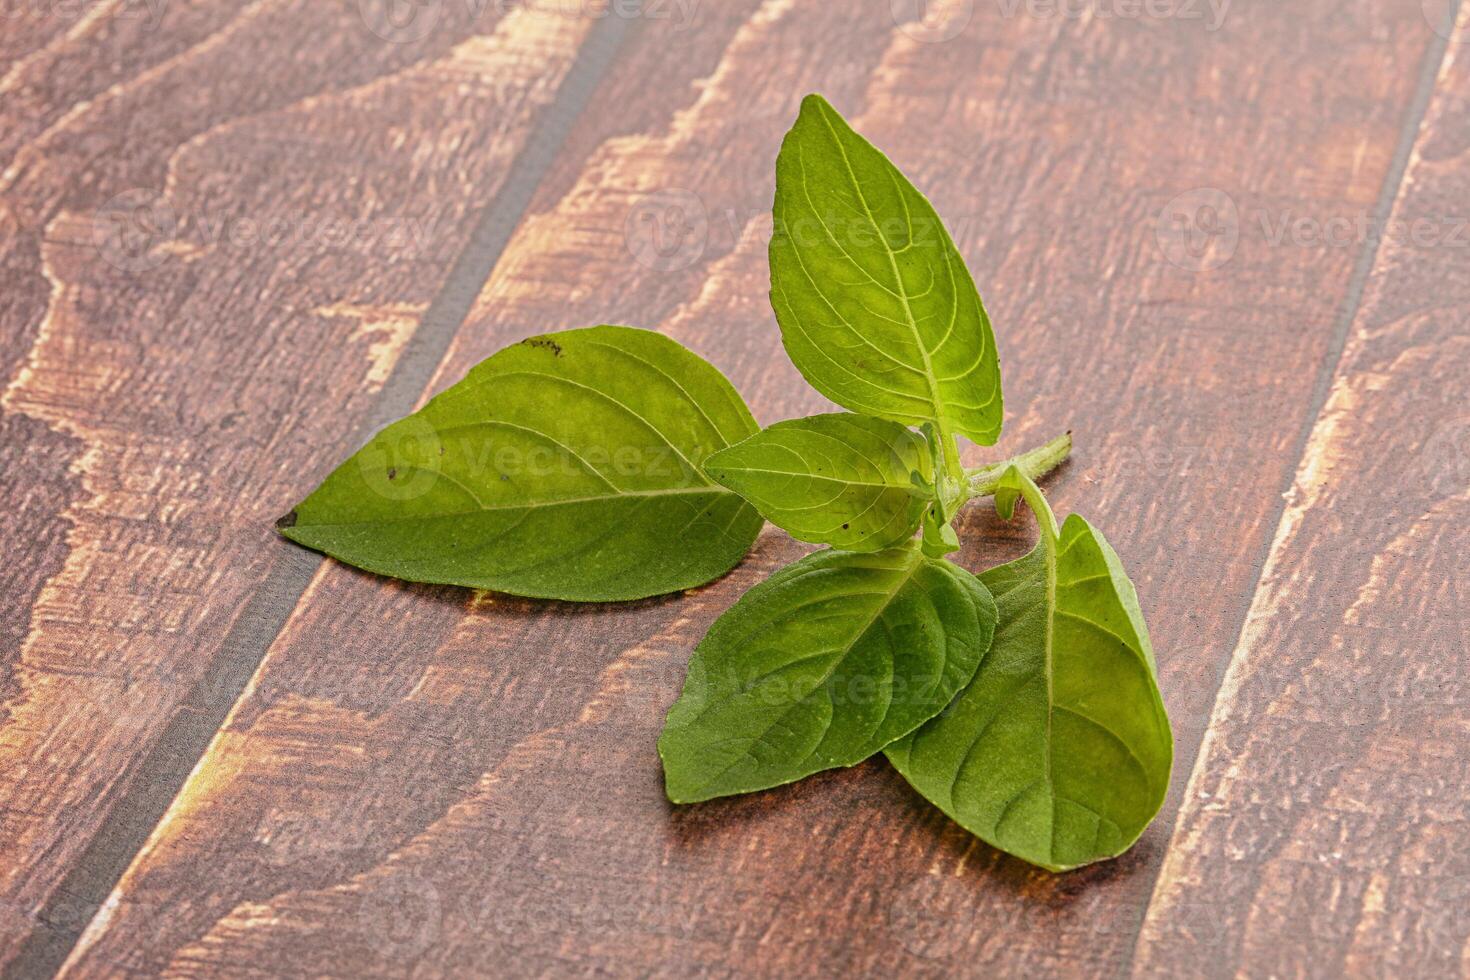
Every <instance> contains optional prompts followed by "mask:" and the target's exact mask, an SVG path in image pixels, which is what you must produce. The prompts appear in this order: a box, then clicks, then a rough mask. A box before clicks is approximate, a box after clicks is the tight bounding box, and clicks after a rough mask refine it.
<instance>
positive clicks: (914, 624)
mask: <svg viewBox="0 0 1470 980" xmlns="http://www.w3.org/2000/svg"><path fill="white" fill-rule="evenodd" d="M994 628H995V603H994V601H993V600H992V599H991V598H990V594H989V593H988V592H987V591H986V590H985V587H984V586H983V585H981V584H980V582H979V580H978V579H976V578H975V577H974V576H973V575H971V574H970V573H968V572H966V571H964V570H963V569H960V568H957V567H956V566H954V565H952V564H950V563H949V562H947V561H935V560H933V559H930V558H926V557H924V555H923V553H922V552H921V551H920V550H919V548H918V547H917V542H910V543H909V544H908V545H906V546H904V547H902V548H894V549H892V550H889V551H882V552H878V553H876V554H866V555H865V554H854V553H852V552H844V551H820V552H817V553H816V554H814V555H809V556H807V557H806V558H803V559H802V560H801V561H798V562H796V563H794V564H792V565H788V566H787V567H786V568H783V569H782V570H781V571H779V572H777V573H776V574H775V575H772V576H771V577H770V578H769V579H767V580H766V581H765V582H763V583H761V584H760V585H758V586H756V587H755V588H753V589H751V590H750V591H749V592H747V593H746V594H745V595H744V596H743V597H742V598H741V599H740V601H739V602H737V603H736V604H735V605H734V606H732V607H731V608H730V609H729V610H728V611H727V612H726V613H725V614H724V615H723V616H721V617H720V618H719V619H718V620H717V621H716V622H715V624H714V626H712V627H711V628H710V631H709V634H708V635H707V636H706V637H705V638H704V640H703V641H702V642H701V643H700V644H699V648H698V649H697V650H695V652H694V656H693V657H692V658H691V659H690V662H689V675H688V677H687V679H686V680H685V684H684V691H683V693H682V694H681V695H680V697H679V700H678V702H676V703H675V704H674V706H673V708H672V709H671V710H670V711H669V717H668V721H667V723H666V724H665V726H664V730H663V734H662V735H660V736H659V741H658V750H659V756H660V757H661V758H662V759H663V764H664V780H665V788H666V791H667V793H668V797H669V799H670V800H672V801H673V802H675V803H694V802H698V801H699V800H707V799H710V798H711V797H716V796H727V795H729V794H732V793H747V792H750V791H752V790H758V789H766V788H768V787H771V786H779V785H781V784H783V783H789V782H792V781H794V780H797V779H800V778H802V777H803V776H807V775H810V774H811V773H814V772H819V771H820V770H823V769H831V768H834V767H839V766H851V765H856V764H857V763H859V762H862V761H863V760H864V759H866V758H868V757H870V756H871V755H873V753H875V752H877V751H878V750H880V749H882V748H883V746H885V745H887V744H888V743H889V742H891V741H893V740H894V739H896V738H899V737H901V736H903V735H906V734H908V733H909V732H911V731H913V730H914V729H915V728H917V727H918V726H919V725H921V724H923V723H924V722H925V721H927V720H928V719H930V718H932V717H934V715H935V714H937V713H938V712H940V711H941V710H943V708H944V706H945V705H946V704H948V703H949V702H950V699H951V698H953V697H954V694H955V692H956V691H958V690H959V689H960V688H962V687H963V686H964V685H965V683H966V682H967V681H968V680H969V679H970V677H971V676H972V675H973V674H974V673H975V667H976V665H977V664H979V663H980V658H981V657H983V656H984V655H985V651H986V649H988V648H989V646H990V638H991V634H992V633H993V632H994Z"/></svg>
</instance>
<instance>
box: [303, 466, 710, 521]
mask: <svg viewBox="0 0 1470 980" xmlns="http://www.w3.org/2000/svg"><path fill="white" fill-rule="evenodd" d="M429 472H433V471H429ZM685 494H716V495H720V496H729V497H738V496H739V494H737V493H735V492H734V491H732V490H727V489H725V488H724V487H721V486H718V485H713V484H706V485H703V486H698V487H675V488H672V489H668V490H625V491H622V492H619V493H605V494H596V495H593V496H590V497H565V498H563V499H561V500H546V501H536V502H531V503H525V504H503V505H496V506H485V505H480V506H476V507H474V508H472V509H470V510H455V511H443V512H441V513H437V514H410V515H407V516H404V517H383V518H376V519H374V520H366V521H334V522H332V523H329V524H314V523H303V524H298V525H295V526H297V527H311V528H315V527H358V526H361V525H364V524H399V523H403V522H405V521H428V520H437V519H438V518H441V517H465V516H468V515H471V514H480V513H488V512H493V511H501V510H537V509H540V508H543V507H560V506H562V505H563V504H587V503H596V502H600V501H604V500H621V499H623V498H625V497H671V496H678V495H685ZM284 530H290V528H286V529H284Z"/></svg>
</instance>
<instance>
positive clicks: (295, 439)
mask: <svg viewBox="0 0 1470 980" xmlns="http://www.w3.org/2000/svg"><path fill="white" fill-rule="evenodd" d="M922 6H923V5H922V4H920V3H916V2H905V0H895V2H893V3H889V2H888V0H874V2H864V3H848V2H845V3H835V2H817V0H766V2H756V0H722V2H718V3H716V2H714V0H705V2H702V3H699V2H690V0H683V2H678V0H667V2H662V3H655V2H654V0H647V2H645V3H644V5H643V7H642V8H641V9H640V8H638V7H637V6H635V5H633V4H630V3H627V2H621V0H620V2H619V3H618V4H617V5H615V7H614V9H613V10H612V11H611V12H610V13H608V14H607V15H605V16H591V15H589V13H588V11H589V10H590V9H591V7H590V5H589V4H584V3H582V2H581V0H534V2H532V3H530V4H529V5H528V4H527V3H521V2H518V3H514V4H511V3H501V2H491V0H484V2H479V0H446V2H442V3H441V2H425V0H418V2H417V5H416V6H414V5H408V6H400V7H399V8H398V9H397V10H396V11H393V10H389V9H387V8H386V6H385V4H384V3H383V2H382V0H362V2H361V3H359V2H357V0H258V2H253V3H239V2H225V0H149V2H144V0H89V2H84V3H76V2H67V0H34V2H32V0H26V2H17V3H10V4H6V5H5V9H4V11H3V14H4V17H3V19H0V384H3V389H0V391H3V394H0V409H3V414H0V536H3V547H4V552H3V553H4V568H5V574H4V576H3V579H0V963H3V964H5V965H6V966H5V969H6V971H7V972H8V973H10V974H12V975H16V976H39V975H46V974H49V973H51V972H53V971H55V970H57V969H63V970H64V972H66V973H68V974H71V975H75V976H99V977H102V976H119V975H139V974H141V975H152V974H168V975H189V976H195V975H200V976H203V975H227V976H247V975H248V976H265V975H277V974H280V975H311V976H344V977H348V976H350V977H357V976H363V975H413V976H438V975H451V974H452V975H505V976H522V975H547V976H558V975H603V974H607V975H614V976H642V975H648V974H657V975H669V976H685V975H712V976H743V975H747V974H750V975H761V976H771V977H788V976H796V975H825V976H844V977H845V976H890V975H905V976H907V975H917V976H927V975H935V976H938V975H943V974H963V975H973V976H995V975H1018V976H1047V975H1054V974H1056V975H1066V976H1123V975H1144V976H1170V977H1173V976H1193V975H1207V976H1221V977H1224V976H1232V975H1236V976H1250V977H1267V976H1272V977H1291V976H1306V975H1317V976H1337V975H1340V974H1349V975H1354V976H1366V977H1378V976H1383V977H1405V976H1445V975H1466V974H1467V973H1470V802H1467V796H1470V710H1467V708H1470V674H1467V668H1470V650H1467V644H1470V630H1467V626H1466V623H1467V612H1466V601H1467V598H1470V577H1467V568H1470V564H1467V559H1466V551H1467V549H1470V530H1467V529H1466V527H1467V525H1466V522H1467V521H1470V400H1467V392H1470V329H1467V319H1470V11H1467V10H1459V9H1458V8H1457V5H1456V3H1455V2H1454V0H1425V2H1423V3H1421V2H1419V0H1392V2H1387V0H1348V2H1344V0H1293V2H1290V3H1284V2H1281V0H1234V2H1233V3H1228V4H1226V3H1224V2H1223V0H1217V2H1216V4H1215V5H1213V6H1212V5H1211V4H1210V3H1209V2H1208V0H1085V2H1084V0H973V2H971V0H948V2H934V3H930V4H929V5H928V8H929V9H928V11H927V16H926V19H924V20H923V21H919V20H917V19H916V18H917V17H918V16H919V13H920V12H921V8H922ZM394 13H396V14H397V15H398V16H396V17H389V16H387V15H389V14H394ZM1455 16H1458V20H1459V27H1458V29H1454V28H1452V27H1451V24H1452V23H1453V18H1454V17H1455ZM808 91H820V92H823V93H825V94H826V95H827V96H828V97H829V98H830V99H831V100H832V102H833V103H834V104H835V105H836V106H837V107H838V108H839V109H841V110H842V111H843V112H844V113H845V114H847V115H848V116H849V117H850V118H851V119H852V120H853V121H854V123H855V125H857V126H858V128H859V129H860V130H861V131H862V132H864V133H865V134H866V135H868V136H869V137H870V138H872V139H873V140H874V141H875V142H877V143H878V144H879V145H880V146H882V147H883V148H885V149H886V150H887V151H888V152H889V153H890V154H891V156H892V157H893V158H894V159H895V161H896V162H897V163H898V164H899V165H900V166H901V167H903V168H904V169H905V171H906V172H907V173H909V174H910V175H911V176H912V178H913V179H914V181H915V183H917V184H918V185H919V186H920V187H921V188H922V189H923V190H924V191H925V192H926V193H928V194H929V195H930V196H931V198H932V199H933V201H934V203H935V205H936V206H937V208H938V210H939V212H940V214H941V215H943V216H944V218H945V220H946V221H947V223H948V224H949V227H950V228H951V230H952V231H953V232H954V235H955V238H956V239H957V241H958V243H959V245H960V247H961V249H962V250H963V252H964V253H965V256H966V258H967V260H968V261H969V263H970V265H971V268H972V269H973V271H974V273H975V277H976V279H977V281H978V283H979V284H980V287H981V291H982V293H983V294H984V295H985V297H986V299H987V302H988V305H989V308H990V312H991V314H992V317H993V319H994V321H995V323H996V328H997V335H998V338H999V344H1000V349H1001V355H1002V360H1003V362H1004V368H1005V382H1006V397H1007V403H1008V407H1009V408H1010V415H1009V418H1008V420H1007V423H1008V424H1007V429H1006V436H1005V439H1004V441H1003V442H1002V444H1001V445H1000V446H998V447H996V453H995V454H993V455H991V456H989V457H986V456H982V455H979V454H977V455H975V456H974V457H973V459H972V460H971V462H972V463H978V462H980V461H982V460H983V459H987V458H990V459H994V458H999V454H1000V453H1009V452H1011V451H1014V450H1017V449H1020V448H1022V447H1024V446H1027V445H1029V444H1032V443H1034V442H1036V441H1038V440H1040V439H1043V438H1046V437H1049V436H1051V435H1052V434H1054V433H1055V432H1057V431H1059V430H1061V429H1063V428H1067V427H1070V428H1072V429H1073V430H1075V433H1076V439H1077V446H1078V449H1077V453H1076V456H1075V459H1074V460H1073V461H1072V462H1071V463H1070V464H1068V466H1067V467H1066V468H1064V469H1063V470H1062V471H1060V472H1059V473H1058V474H1057V475H1056V476H1055V477H1053V478H1052V479H1051V480H1050V481H1049V484H1048V489H1049V492H1050V493H1051V495H1052V497H1053V498H1054V500H1055V501H1056V503H1057V506H1058V509H1059V510H1062V511H1064V512H1065V511H1068V510H1072V509H1077V510H1080V511H1082V512H1084V513H1086V514H1087V515H1088V516H1089V517H1091V518H1093V519H1095V520H1096V522H1097V523H1098V524H1099V525H1100V526H1101V527H1103V528H1105V529H1106V531H1107V533H1108V535H1109V537H1110V538H1111V539H1112V541H1113V542H1114V543H1115V545H1116V546H1117V548H1118V550H1119V552H1120V553H1121V554H1122V556H1123V558H1124V560H1125V562H1126V563H1127V564H1128V566H1129V568H1130V569H1131V571H1132V573H1133V576H1134V579H1135V581H1136V582H1137V585H1138V589H1139V593H1140V595H1141V597H1142V601H1143V606H1144V609H1145V610H1146V612H1147V614H1148V617H1149V622H1150V624H1151V627H1152V630H1153V634H1154V640H1155V646H1156V647H1157V649H1158V652H1159V663H1160V672H1161V684H1162V687H1163V690H1164V696H1165V700H1166V702H1167V703H1168V705H1169V707H1170V711H1171V714H1172V717H1173V723H1174V730H1175V736H1176V741H1177V753H1176V755H1177V758H1176V767H1175V773H1174V782H1173V792H1172V794H1171V796H1170V798H1169V801H1168V803H1167V804H1166V805H1165V808H1164V811H1163V813H1162V814H1161V815H1160V817H1159V819H1158V820H1157V822H1156V823H1155V824H1154V825H1153V826H1152V827H1151V828H1150V830H1149V831H1148V833H1147V834H1146V835H1145V837H1144V838H1143V840H1142V841H1141V842H1140V843H1139V845H1138V846H1137V847H1136V848H1135V849H1134V850H1133V851H1131V852H1130V853H1128V854H1127V855H1126V856H1124V857H1122V858H1120V859H1118V860H1116V861H1112V862H1109V863H1105V864H1102V865H1096V866H1092V867H1090V868H1087V869H1085V870H1082V871H1079V872H1075V873H1071V874H1066V875H1061V876H1054V875H1050V874H1046V873H1043V872H1040V871H1036V870H1034V869H1031V868H1029V867H1027V866H1025V865H1023V864H1021V863H1019V862H1017V861H1015V860H1013V859H1009V858H1006V857H1004V856H1002V855H1000V854H998V853H997V852H995V851H993V850H991V849H989V848H987V847H986V846H984V845H981V844H979V843H978V842H977V841H976V840H975V839H974V838H972V837H970V836H969V835H968V834H966V833H965V832H963V831H962V830H960V829H959V828H958V827H956V826H954V825H953V824H951V823H950V822H949V821H948V820H946V818H945V817H943V816H942V815H941V814H940V813H939V812H938V811H936V810H935V809H934V808H932V807H931V806H929V805H928V804H926V803H925V802H924V801H923V800H922V799H920V798H919V797H918V796H916V794H914V793H913V792H912V791H910V790H909V789H908V787H907V786H906V785H905V783H904V782H903V780H902V779H900V778H899V777H898V776H897V775H896V774H895V773H894V772H893V771H892V770H891V769H890V768H888V766H887V765H886V764H885V763H883V762H882V761H881V760H873V761H870V762H868V763H866V764H864V765H860V766H857V767H856V768H854V769H851V770H846V771H840V772H829V773H826V774H823V775H820V776H817V777H813V778H810V779H807V780H804V781H802V782H801V783H799V784H797V785H794V786H790V787H786V788H784V789H780V790H777V791H772V792H767V793H761V794H757V795H754V796H750V797H747V798H739V799H729V800H724V801H718V802H713V803H709V804H704V805H700V806H696V807H689V808H684V809H680V810H678V811H675V810H674V809H672V808H671V807H670V806H669V805H668V804H667V803H665V802H664V800H663V797H662V794H661V782H660V772H659V767H658V762H657V757H656V755H655V753H654V738H655V735H656V733H657V731H658V728H659V726H660V723H661V720H662V717H663V714H664V712H665V710H666V709H667V706H668V705H669V703H670V702H671V701H672V699H673V697H674V695H675V693H676V692H677V689H678V686H679V684H680V682H681V679H682V674H683V669H684V665H685V663H686V661H687V658H688V657H689V654H690V651H691V649H692V647H693V646H694V644H695V643H696V642H697V640H698V639H699V637H700V636H701V635H702V634H703V631H704V630H705V629H706V627H707V626H708V625H709V623H710V622H711V621H712V620H713V619H714V618H715V617H716V616H717V615H718V614H719V613H720V612H721V611H722V610H724V609H725V608H727V607H728V606H729V605H730V603H731V602H732V601H733V600H734V599H735V597H736V596H737V595H739V594H740V593H741V592H742V591H743V590H744V589H746V588H748V587H749V586H750V585H751V584H752V583H753V582H756V581H758V580H760V579H761V578H762V577H763V576H765V575H767V574H768V573H769V572H770V571H771V570H772V569H774V568H776V567H778V566H779V565H780V564H782V563H784V562H787V561H789V560H791V559H792V558H793V557H794V556H796V555H798V554H800V553H801V550H802V549H801V547H800V546H798V545H795V544H793V543H792V542H791V541H790V540H789V539H787V538H786V537H785V536H784V535H783V534H781V533H779V532H776V531H775V530H774V529H768V530H767V531H766V532H765V533H764V534H763V535H762V537H761V539H760V541H759V542H758V544H757V546H756V548H755V550H754V552H753V553H752V555H751V556H750V558H749V559H748V560H747V561H746V562H745V563H744V564H743V565H742V566H740V567H739V568H738V569H737V570H736V571H735V572H733V573H732V574H731V575H729V576H728V577H727V578H725V579H724V580H721V581H719V582H716V583H714V584H712V585H709V586H707V587H705V588H703V589H699V590H695V591H694V592H692V593H691V594H689V595H687V596H683V597H674V598H670V599H665V600H660V601H650V602H642V603H634V604H631V605H625V606H616V607H614V606H572V605H563V604H558V603H547V602H533V601H526V600H520V599H513V598H507V597H503V596H497V595H476V594H471V593H469V592H466V591H463V590H459V589H450V588H431V587H417V586H411V585H404V584H400V583H397V582H392V581H386V580H383V579H379V578H375V577H373V576H371V575H366V574H362V573H359V572H356V571H353V570H351V569H348V568H345V567H342V566H340V565H336V564H334V563H332V562H329V561H323V560H321V559H320V558H319V557H318V556H316V555H314V554H311V553H308V552H305V551H302V550H299V549H296V548H294V547H292V546H290V545H288V544H287V543H285V542H283V541H282V540H280V539H279V538H278V537H277V536H276V535H275V534H274V532H273V530H272V527H271V523H272V520H273V519H274V518H275V517H276V516H277V515H279V514H281V513H282V512H283V511H285V510H286V509H287V508H288V507H289V506H290V505H291V504H292V503H294V502H295V501H296V500H297V499H298V498H299V497H300V496H301V495H302V494H303V493H304V492H306V491H307V490H309V489H310V488H312V487H313V486H315V484H316V483H317V481H318V480H319V479H320V478H321V477H322V476H323V475H324V474H325V473H326V472H327V471H328V470H329V469H330V468H331V467H332V466H333V465H334V464H335V463H337V462H338V461H339V460H340V459H341V458H342V457H343V456H345V455H346V454H347V453H349V452H351V451H352V450H353V449H354V448H356V447H357V446H358V445H359V444H360V443H361V442H362V441H363V440H364V439H365V438H366V436H367V435H368V434H370V433H371V432H373V431H374V430H375V429H376V428H377V427H379V426H381V425H383V424H384V423H386V422H387V421H388V420H391V419H392V418H394V417H397V416H399V415H401V414H403V413H405V412H407V411H409V410H411V409H412V407H413V406H414V405H415V404H416V403H418V402H420V401H421V400H422V399H423V398H424V397H426V396H427V395H428V394H429V393H432V392H433V391H435V390H438V389H440V388H442V387H444V386H445V385H447V384H449V383H452V382H453V381H454V380H456V379H458V378H459V377H460V376H461V375H462V374H463V372H464V371H465V370H466V369H467V368H468V367H469V366H470V365H472V364H474V363H475V362H476V361H478V360H479V359H481V358H483V357H485V356H487V355H488V354H490V353H491V352H493V351H494V350H496V349H497V348H499V347H501V346H502V345H504V344H506V343H507V342H510V341H512V340H515V339H518V338H521V337H523V336H527V335H529V334H533V333H538V332H542V331H546V330H551V329H561V328H567V327H574V326H583V325H587V324H593V323H602V322H612V323H628V324H634V325H640V326H646V327H653V328H657V329H659V330H661V331H663V332H664V333H666V334H668V335H670V336H672V337H675V338H677V339H678V340H680V341H682V342H683V343H685V344H687V345H689V346H690V347H692V348H694V349H695V350H697V351H698V352H700V353H701V354H703V355H705V356H706V357H708V358H709V359H710V360H712V361H713V362H714V363H715V364H716V365H717V366H719V367H720V368H721V369H722V370H723V371H725V372H726V374H727V375H728V376H729V377H730V378H731V379H732V381H734V382H735V384H736V385H737V387H739V388H740V389H741V390H742V391H743V392H744V393H745V395H746V397H747V398H748V399H749V400H750V402H751V405H752V406H753V408H754V411H755V412H756V415H757V416H758V418H759V419H760V420H761V421H762V422H772V421H775V420H778V419H781V418H785V417H789V416H794V415H799V414H807V413H810V412H812V411H818V410H822V409H823V408H824V403H823V402H822V400H821V398H820V397H819V396H817V395H816V394H815V393H814V392H812V391H811V390H810V389H808V388H807V387H806V386H805V385H803V384H802V383H801V382H800V379H799V378H798V377H797V375H796V374H795V372H794V370H793V369H792V368H791V367H790V366H789V364H788V363H787V361H786V360H785V358H784V356H783V355H782V352H781V348H780V343H779V338H778V334H777V331H776V328H775V324H774V320H773V318H772V314H771V311H770V308H769V305H768V303H767V300H766V296H765V293H766V289H767V271H766V258H765V246H766V238H767V235H768V230H769V207H770V202H771V195H772V185H773V167H772V165H773V161H774V158H775V153H776V150H777V146H778V143H779V140H780V137H781V135H782V133H783V132H784V131H785V129H786V128H787V127H788V126H789V125H790V123H791V121H792V120H793V118H794V116H795V108H796V104H797V102H798V100H799V98H800V96H801V95H802V94H804V93H806V92H808ZM1032 534H1033V531H1032V529H1031V528H1030V527H1028V526H1027V525H1026V522H1017V526H1014V527H1012V526H1010V525H1003V524H1001V523H1000V522H998V521H997V520H996V518H995V515H994V513H993V510H992V509H991V508H990V506H989V505H988V504H980V505H976V506H974V507H972V509H971V510H969V511H968V512H967V513H966V515H965V517H964V519H963V528H962V537H963V538H964V539H965V540H966V542H967V546H966V549H965V550H964V552H963V553H962V555H961V561H962V562H963V563H964V564H967V565H968V566H969V567H973V568H978V567H981V566H982V565H988V564H992V563H994V562H996V561H998V560H1001V559H1004V558H1009V557H1013V556H1015V555H1016V554H1019V553H1020V552H1021V550H1022V549H1024V548H1025V547H1027V546H1028V545H1029V542H1030V541H1031V536H1032Z"/></svg>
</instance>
